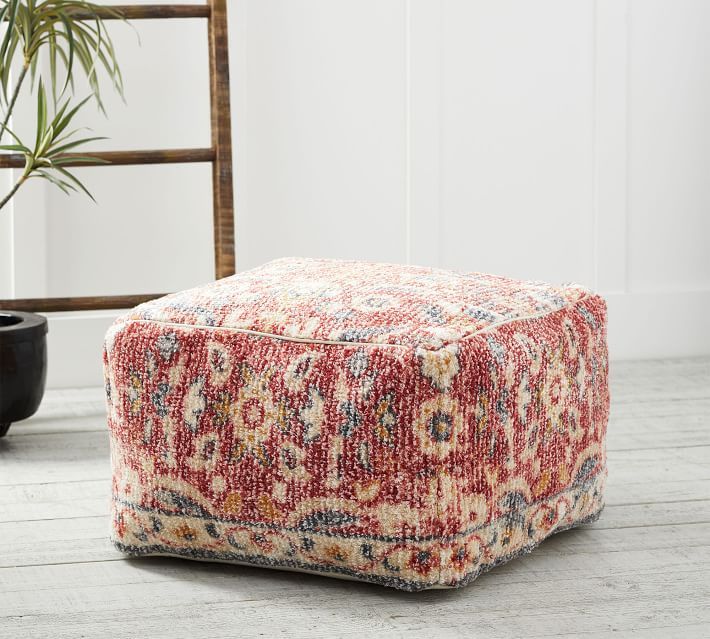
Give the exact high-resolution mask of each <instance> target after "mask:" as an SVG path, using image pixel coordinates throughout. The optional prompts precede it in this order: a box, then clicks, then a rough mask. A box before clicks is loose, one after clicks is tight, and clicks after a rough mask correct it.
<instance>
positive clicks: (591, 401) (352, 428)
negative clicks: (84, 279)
mask: <svg viewBox="0 0 710 639" xmlns="http://www.w3.org/2000/svg"><path fill="white" fill-rule="evenodd" d="M104 364H105V372H106V391H107V396H108V414H109V426H110V433H111V462H112V467H113V502H112V503H113V542H114V543H115V545H116V546H117V547H118V548H119V549H120V550H122V551H124V552H126V553H129V554H131V555H174V556H179V557H187V558H190V559H202V560H213V561H227V562H234V563H240V564H254V565H259V566H267V567H272V568H283V569H291V570H300V571H307V572H317V573H319V574H324V575H330V576H337V577H344V578H355V579H361V580H364V581H370V582H374V583H378V584H383V585H386V586H393V587H395V588H401V589H403V590H420V589H424V588H434V587H453V586H461V585H464V584H466V583H468V582H470V581H471V580H472V579H474V578H475V577H476V576H478V575H479V574H480V573H481V572H483V571H485V570H488V569H490V568H492V567H494V566H496V565H498V564H500V563H503V562H505V561H507V560H509V559H511V558H513V557H516V556H517V555H520V554H521V553H525V552H528V551H530V550H531V549H533V548H534V547H535V546H536V545H537V544H539V543H540V542H541V541H543V540H544V539H545V538H546V537H548V536H550V535H551V534H553V533H556V532H559V531H561V530H565V529H567V528H570V527H572V526H576V525H578V524H581V523H584V522H589V521H592V520H594V519H595V518H596V517H597V516H598V515H599V513H600V511H601V509H602V507H603V488H604V481H605V478H606V453H605V446H604V440H605V432H606V426H607V420H608V412H609V394H608V386H607V370H608V367H607V346H606V306H605V303H604V301H603V300H602V299H601V298H600V297H599V296H597V295H594V294H592V293H590V292H589V291H587V290H585V289H584V288H582V287H579V286H575V285H566V286H559V287H558V286H552V285H550V284H546V283H543V282H527V281H516V280H511V279H506V278H502V277H495V276H491V275H483V274H480V273H463V272H451V271H444V270H438V269H431V268H419V267H411V266H396V265H390V264H371V263H363V262H347V261H336V260H312V259H294V258H289V259H282V260H277V261H274V262H270V263H268V264H266V265H265V266H262V267H260V268H256V269H254V270H251V271H246V272H244V273H240V274H238V275H235V276H233V277H229V278H226V279H223V280H220V281H218V282H215V283H213V284H209V285H207V286H203V287H199V288H195V289H192V290H188V291H185V292H181V293H177V294H174V295H168V296H167V297H163V298H161V299H158V300H155V301H152V302H148V303H146V304H143V305H141V306H138V307H137V308H136V309H134V310H133V311H132V312H130V313H128V314H127V315H126V316H124V317H122V318H120V319H119V320H118V321H117V322H116V324H115V325H114V326H113V327H112V328H111V329H110V330H109V332H108V334H107V337H106V343H105V356H104Z"/></svg>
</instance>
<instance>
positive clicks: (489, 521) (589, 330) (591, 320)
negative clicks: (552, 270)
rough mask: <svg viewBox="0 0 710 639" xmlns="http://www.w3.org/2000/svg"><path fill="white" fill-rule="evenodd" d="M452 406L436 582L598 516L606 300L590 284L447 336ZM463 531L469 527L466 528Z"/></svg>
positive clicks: (464, 578)
mask: <svg viewBox="0 0 710 639" xmlns="http://www.w3.org/2000/svg"><path fill="white" fill-rule="evenodd" d="M455 355H456V363H455V364H452V365H451V366H452V367H454V368H457V369H458V370H459V372H458V374H457V375H456V376H455V377H453V379H452V381H451V384H450V386H449V388H448V389H447V391H446V392H447V399H446V402H447V404H448V405H449V406H450V407H452V408H454V410H452V411H451V420H452V422H453V423H456V422H455V415H456V412H457V411H458V413H459V414H461V415H462V418H461V419H460V422H459V423H460V426H461V427H460V429H455V430H454V436H453V437H452V438H451V439H450V441H449V442H448V445H449V447H450V451H449V452H448V454H447V456H446V457H445V458H444V459H443V460H442V461H443V467H442V469H441V470H440V479H439V482H440V501H439V504H440V512H441V519H442V526H443V530H442V547H441V549H440V552H441V574H440V581H441V583H442V584H445V585H449V586H458V585H463V584H465V583H468V582H469V581H471V579H473V578H475V576H476V575H478V574H480V572H482V571H484V570H486V569H488V568H490V567H492V566H494V565H498V564H500V563H502V562H504V561H507V560H508V559H510V558H512V557H514V556H516V555H518V554H520V553H523V552H528V551H529V550H530V549H531V548H533V547H535V546H536V545H537V544H539V543H540V542H541V541H543V540H544V539H545V538H546V537H548V536H549V535H551V534H553V533H555V532H559V531H560V530H565V529H568V528H570V527H573V526H575V525H578V524H580V523H583V522H587V521H591V520H593V519H595V518H596V517H598V515H599V513H600V512H601V510H602V508H603V490H604V484H605V480H606V474H607V470H606V448H605V436H606V427H607V422H608V415H609V391H608V353H607V345H606V305H605V303H604V300H603V299H602V298H600V297H599V296H596V295H589V296H587V297H585V298H584V299H582V300H580V301H579V302H577V303H576V304H574V305H571V306H569V307H567V308H565V309H562V310H560V311H556V312H553V313H549V314H545V315H543V316H541V317H534V318H530V319H529V320H516V321H515V322H510V323H506V324H504V325H502V326H500V327H497V328H496V329H495V330H490V331H485V332H482V333H480V334H479V335H476V336H475V337H474V338H473V339H471V340H466V341H463V342H461V343H459V344H458V345H457V348H456V351H455ZM465 531H468V534H466V533H465Z"/></svg>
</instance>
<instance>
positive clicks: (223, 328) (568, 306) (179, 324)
mask: <svg viewBox="0 0 710 639" xmlns="http://www.w3.org/2000/svg"><path fill="white" fill-rule="evenodd" d="M594 295H596V294H595V293H592V292H587V293H585V294H584V295H583V296H582V297H580V298H578V299H576V300H574V301H571V302H568V303H567V304H565V305H564V306H561V307H560V308H555V309H551V310H547V311H541V312H539V313H533V314H530V315H524V316H520V317H513V318H510V319H506V320H503V321H500V322H496V323H494V324H490V325H489V326H485V327H483V328H480V329H478V330H476V331H473V332H471V333H467V334H466V335H462V336H460V337H457V338H456V339H450V340H442V344H441V346H439V347H437V348H435V349H426V350H441V349H443V348H445V347H446V346H449V345H450V344H457V343H459V342H464V341H468V340H469V339H472V338H474V337H476V336H478V335H481V334H483V333H488V332H490V331H492V330H496V329H498V328H500V327H501V326H507V325H508V324H514V323H516V322H527V321H531V320H537V319H541V318H543V317H548V316H550V315H554V314H555V313H560V312H564V311H568V310H570V309H572V308H574V307H576V306H578V305H579V304H581V303H582V302H584V301H586V300H587V299H589V298H590V297H592V296H594ZM117 323H118V324H119V325H123V326H125V325H128V324H131V323H135V324H154V325H156V326H167V327H171V328H183V329H190V328H194V329H204V330H212V331H230V332H233V333H238V334H243V335H251V336H253V337H266V338H272V339H276V340H281V341H285V342H296V343H301V344H320V345H324V346H370V347H386V348H403V349H407V350H414V349H416V348H417V346H416V345H415V344H410V343H407V344H395V343H391V342H360V341H344V340H327V339H319V338H315V337H296V336H292V335H278V334H276V333H267V332H265V331H256V330H253V329H249V328H238V327H236V326H211V325H209V324H188V323H182V322H166V321H163V320H160V319H154V318H144V317H130V316H129V317H127V318H119V320H118V321H117Z"/></svg>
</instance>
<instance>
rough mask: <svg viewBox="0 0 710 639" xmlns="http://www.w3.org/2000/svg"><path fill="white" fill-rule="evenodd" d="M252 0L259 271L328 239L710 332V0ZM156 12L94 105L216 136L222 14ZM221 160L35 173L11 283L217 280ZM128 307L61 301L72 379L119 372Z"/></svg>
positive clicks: (245, 199)
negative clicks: (215, 48) (73, 182)
mask: <svg viewBox="0 0 710 639" xmlns="http://www.w3.org/2000/svg"><path fill="white" fill-rule="evenodd" d="M229 5H230V7H229V8H230V11H231V13H230V45H231V52H230V53H231V55H230V58H231V72H232V91H233V94H232V100H233V117H234V121H233V128H234V146H235V169H236V175H235V188H236V197H237V210H236V233H237V265H238V268H239V269H240V270H242V269H246V268H250V267H252V266H255V265H257V264H260V263H262V262H264V261H266V260H268V259H272V258H275V257H278V256H282V255H310V256H333V257H348V258H362V259H370V260H386V261H393V262H411V263H419V264H429V265H437V266H443V267H451V268H460V269H470V270H480V271H492V272H497V273H501V274H506V275H511V276H515V277H522V278H536V279H537V278H539V279H547V280H551V281H569V280H576V281H580V282H583V283H585V284H587V285H589V286H592V287H593V288H595V289H597V290H599V291H600V292H601V293H602V294H604V295H605V296H606V297H607V299H608V301H609V308H610V344H611V351H612V355H613V356H614V357H616V358H631V357H661V356H683V355H697V354H708V353H710V333H709V332H708V331H707V330H706V327H707V316H708V314H709V313H710V258H708V256H707V255H708V250H709V249H710V245H709V244H710V242H709V238H710V180H708V179H707V178H708V171H709V168H710V124H709V123H708V119H707V117H706V114H707V113H708V112H710V75H709V74H708V72H707V65H706V64H705V61H706V60H707V59H708V56H710V37H709V36H710V3H708V2H706V1H705V0H673V1H672V0H596V1H595V0H577V1H575V2H570V1H569V0H538V1H536V2H534V3H532V2H528V1H526V0H496V1H494V0H487V1H483V0H442V1H440V2H438V1H436V0H386V1H385V0H358V1H354V0H238V1H237V0H235V1H234V2H231V1H230V3H229ZM136 27H137V28H138V30H139V32H140V34H141V39H142V46H141V47H139V46H138V45H137V44H136V43H135V36H134V35H133V34H132V33H131V32H130V31H127V30H126V29H125V28H124V29H123V33H119V32H118V31H116V30H114V31H116V37H117V38H118V40H119V42H118V44H119V46H120V50H121V53H122V59H123V66H124V70H125V75H126V79H127V100H128V107H123V106H121V105H120V103H119V102H117V101H112V103H111V104H110V105H109V113H110V117H111V119H110V121H109V122H106V121H104V120H102V119H101V118H92V124H93V125H94V126H95V128H96V129H97V130H99V131H101V132H108V134H109V135H111V137H112V138H113V139H112V140H111V141H110V142H107V143H105V144H104V148H109V147H112V148H131V147H133V148H147V147H152V146H173V147H179V146H190V145H195V146H204V145H206V144H207V140H208V136H209V134H208V132H209V129H208V102H207V84H206V83H207V67H206V60H207V58H206V48H205V46H204V45H205V41H206V34H205V29H204V25H203V24H201V23H200V22H199V21H188V22H185V23H182V24H180V25H176V23H175V22H171V23H154V24H147V23H137V24H136ZM153 57H155V58H156V59H155V60H154V59H153ZM158 58H160V59H158ZM165 58H167V59H165ZM205 169H206V167H204V166H202V167H200V166H192V167H162V168H110V169H106V168H96V169H85V170H84V176H85V177H86V181H87V183H88V184H89V185H90V187H91V188H92V190H93V191H94V192H95V194H96V196H97V199H99V202H100V206H99V207H95V206H93V205H92V204H91V203H90V202H88V201H86V200H84V199H82V198H81V197H73V198H71V199H67V198H66V197H65V196H63V195H62V194H61V193H56V192H55V191H53V190H48V189H46V188H44V187H42V185H35V192H34V193H33V192H29V191H28V193H26V194H25V195H24V196H23V197H24V198H25V199H24V200H18V202H17V204H16V205H15V210H14V213H13V215H7V214H6V215H5V216H4V219H0V231H1V232H2V233H3V235H2V236H0V242H3V241H4V242H5V245H6V250H5V252H4V253H3V252H0V294H8V293H13V292H14V293H15V294H16V295H18V296H29V295H34V294H49V295H66V294H74V295H80V294H86V295H89V294H94V293H129V292H147V291H154V290H155V291H158V290H173V289H176V288H181V287H185V286H189V285H193V284H196V283H198V282H201V281H206V280H208V279H209V278H210V277H211V260H212V250H211V247H210V238H211V228H210V226H211V223H210V219H211V207H210V189H209V173H208V171H206V170H205ZM37 229H40V232H39V235H38V237H39V239H38V240H37V239H35V235H36V234H37V233H38V231H37ZM34 242H37V244H34ZM45 242H46V250H42V247H43V246H45V244H44V243H45ZM35 249H36V250H37V251H38V252H39V253H41V255H42V257H41V259H40V260H39V264H35V263H34V262H33V260H32V259H30V257H31V256H33V255H34V254H35ZM113 315H114V314H111V313H89V314H61V315H58V316H55V317H54V318H53V320H52V326H51V340H50V344H51V352H50V357H51V368H50V384H52V385H55V386H60V385H65V386H66V385H79V384H89V383H97V382H98V381H99V379H100V378H99V374H100V373H99V371H100V368H99V365H98V353H99V350H100V340H101V336H102V333H103V331H104V330H105V327H106V326H107V324H108V323H109V322H110V321H111V318H112V317H113Z"/></svg>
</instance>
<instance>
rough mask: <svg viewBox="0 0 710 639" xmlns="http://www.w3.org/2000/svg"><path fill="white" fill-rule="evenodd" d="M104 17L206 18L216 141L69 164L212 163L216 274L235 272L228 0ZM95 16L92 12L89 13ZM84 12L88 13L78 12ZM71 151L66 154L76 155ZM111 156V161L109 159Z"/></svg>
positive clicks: (50, 304) (85, 301) (96, 303)
mask: <svg viewBox="0 0 710 639" xmlns="http://www.w3.org/2000/svg"><path fill="white" fill-rule="evenodd" d="M105 9H106V10H107V13H105V14H103V15H102V16H101V17H102V18H104V19H108V20H110V19H117V17H116V15H115V13H113V12H117V13H119V14H120V16H121V17H122V18H123V19H126V20H151V19H175V18H205V19H206V20H207V33H208V44H209V67H210V127H211V146H210V148H205V149H170V150H160V149H151V150H144V151H103V152H93V151H92V152H91V155H92V156H93V157H96V158H97V160H98V161H97V162H95V163H90V162H81V163H77V164H76V165H72V164H70V163H69V164H67V165H66V166H112V165H113V166H119V165H126V164H172V163H193V162H211V163H212V194H213V196H212V202H213V218H214V256H215V276H216V277H217V278H218V279H219V278H222V277H227V276H228V275H232V274H233V273H234V272H235V263H234V193H233V187H232V132H231V118H230V104H229V56H228V48H227V0H207V4H191V5H187V4H184V5H183V4H180V5H178V4H175V5H170V4H160V5H159V4H155V5H113V6H110V7H108V6H107V7H105ZM91 17H92V16H91V15H90V14H88V13H87V15H86V16H85V18H86V19H90V18H91ZM79 18H84V16H83V15H82V14H79ZM71 155H72V154H67V157H69V158H71ZM106 162H108V164H106ZM24 166H25V159H24V156H23V155H22V154H20V153H7V154H0V169H3V168H23V167H24ZM161 295H164V293H158V294H139V295H107V296H103V297H41V298H35V299H12V300H0V308H2V309H7V310H16V311H29V312H52V311H85V310H101V309H119V308H130V307H132V306H135V305H136V304H140V303H142V302H146V301H148V300H151V299H154V298H156V297H160V296H161Z"/></svg>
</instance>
